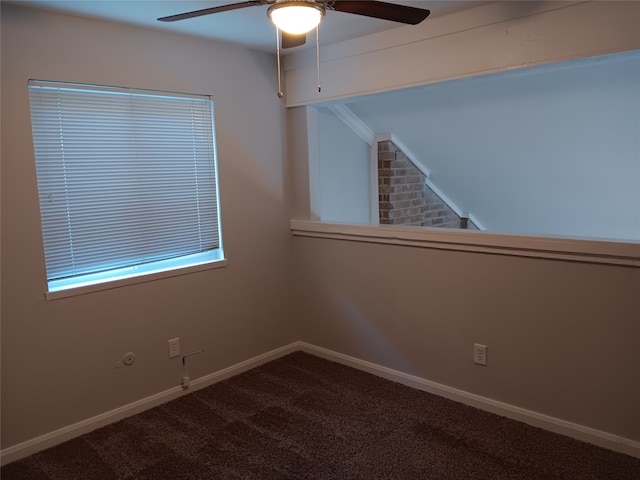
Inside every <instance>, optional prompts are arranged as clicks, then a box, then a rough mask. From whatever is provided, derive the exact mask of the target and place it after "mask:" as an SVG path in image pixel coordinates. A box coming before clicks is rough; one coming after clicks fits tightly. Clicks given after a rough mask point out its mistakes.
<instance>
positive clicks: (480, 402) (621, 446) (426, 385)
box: [297, 342, 640, 458]
mask: <svg viewBox="0 0 640 480" xmlns="http://www.w3.org/2000/svg"><path fill="white" fill-rule="evenodd" d="M297 343H298V346H299V348H300V350H302V351H303V352H307V353H309V354H312V355H316V356H318V357H322V358H324V359H327V360H331V361H334V362H337V363H340V364H342V365H347V366H349V367H352V368H356V369H358V370H362V371H364V372H368V373H371V374H373V375H376V376H378V377H382V378H386V379H388V380H392V381H394V382H398V383H401V384H403V385H407V386H409V387H412V388H416V389H418V390H422V391H425V392H429V393H433V394H435V395H438V396H440V397H444V398H448V399H450V400H454V401H456V402H460V403H464V404H465V405H470V406H472V407H476V408H480V409H482V410H485V411H487V412H491V413H495V414H498V415H501V416H504V417H507V418H511V419H513V420H517V421H519V422H523V423H526V424H528V425H533V426H535V427H539V428H542V429H544V430H548V431H550V432H554V433H558V434H560V435H565V436H567V437H571V438H574V439H577V440H581V441H583V442H588V443H591V444H593V445H597V446H599V447H603V448H607V449H610V450H614V451H616V452H621V453H625V454H627V455H632V456H634V457H637V458H640V442H636V441H635V440H631V439H628V438H624V437H620V436H618V435H613V434H611V433H607V432H603V431H601V430H597V429H595V428H591V427H585V426H584V425H579V424H577V423H572V422H568V421H566V420H562V419H560V418H555V417H551V416H549V415H544V414H542V413H538V412H534V411H532V410H527V409H525V408H521V407H516V406H515V405H510V404H508V403H504V402H499V401H497V400H493V399H491V398H487V397H483V396H481V395H476V394H474V393H470V392H466V391H464V390H459V389H457V388H453V387H449V386H447V385H443V384H441V383H436V382H432V381H431V380H426V379H424V378H420V377H417V376H414V375H409V374H407V373H403V372H400V371H398V370H393V369H391V368H387V367H383V366H381V365H377V364H375V363H371V362H367V361H365V360H360V359H359V358H355V357H351V356H349V355H344V354H342V353H338V352H334V351H332V350H329V349H326V348H323V347H318V346H315V345H311V344H309V343H305V342H297Z"/></svg>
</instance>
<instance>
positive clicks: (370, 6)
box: [332, 0, 431, 25]
mask: <svg viewBox="0 0 640 480" xmlns="http://www.w3.org/2000/svg"><path fill="white" fill-rule="evenodd" d="M332 8H333V10H336V11H338V12H345V13H355V14H356V15H364V16H365V17H373V18H381V19H382V20H391V21H393V22H400V23H407V24H409V25H417V24H418V23H420V22H422V21H423V20H424V19H425V18H427V17H428V16H429V13H431V12H430V11H429V10H426V9H423V8H417V7H408V6H406V5H398V4H395V3H387V2H376V1H369V0H355V1H349V0H336V1H335V2H334V3H333V7H332Z"/></svg>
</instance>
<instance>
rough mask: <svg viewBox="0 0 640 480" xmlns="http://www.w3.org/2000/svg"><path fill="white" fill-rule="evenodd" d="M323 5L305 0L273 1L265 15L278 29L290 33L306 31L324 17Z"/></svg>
mask: <svg viewBox="0 0 640 480" xmlns="http://www.w3.org/2000/svg"><path fill="white" fill-rule="evenodd" d="M324 12H325V9H324V6H323V5H321V4H317V3H315V2H309V1H305V0H291V1H283V2H278V3H274V4H273V5H271V6H270V7H269V9H268V10H267V15H268V16H269V18H270V19H271V21H272V22H273V23H274V24H275V25H276V27H278V28H279V29H280V30H282V31H283V32H286V33H290V34H292V35H300V34H302V33H307V32H309V31H311V30H313V29H314V28H316V27H317V26H318V24H319V23H320V20H322V17H324Z"/></svg>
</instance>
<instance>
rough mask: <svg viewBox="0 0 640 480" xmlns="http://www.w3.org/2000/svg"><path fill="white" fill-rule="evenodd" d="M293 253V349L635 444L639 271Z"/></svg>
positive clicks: (359, 252)
mask: <svg viewBox="0 0 640 480" xmlns="http://www.w3.org/2000/svg"><path fill="white" fill-rule="evenodd" d="M293 251H294V261H295V265H296V273H297V276H296V282H295V284H296V285H297V288H298V292H297V294H296V296H297V297H298V299H299V302H300V304H301V305H303V308H304V311H303V312H301V313H300V316H301V317H303V318H304V319H305V322H304V323H303V327H304V333H303V335H302V340H304V341H306V342H308V343H311V344H314V345H317V346H320V347H324V348H328V349H330V350H334V351H337V352H340V353H343V354H346V355H350V356H353V357H356V358H359V359H362V360H366V361H370V362H373V363H376V364H379V365H382V366H386V367H389V368H393V369H396V370H400V371H402V372H405V373H408V374H411V375H416V376H418V377H421V378H424V379H427V380H430V381H434V382H438V383H441V384H444V385H447V386H450V387H454V388H457V389H460V390H463V391H466V392H469V393H474V394H478V395H482V396H484V397H488V398H490V399H493V400H497V401H501V402H505V403H508V404H511V405H514V406H516V407H522V408H525V409H528V410H531V411H534V412H538V413H542V414H545V415H549V416H552V417H555V418H558V419H562V420H565V421H570V422H573V423H577V424H579V425H583V426H587V427H591V428H595V429H597V430H601V431H604V432H608V433H613V434H616V435H619V436H621V437H625V438H628V439H633V440H636V441H638V440H640V411H639V410H638V405H640V382H639V381H638V372H639V368H640V349H638V338H640V321H639V319H640V303H639V302H638V292H639V291H640V270H639V269H638V268H633V267H615V266H602V265H598V266H597V265H589V264H581V263H570V262H562V261H555V260H542V259H526V258H518V257H507V256H500V255H488V254H475V253H466V252H453V251H441V250H430V249H425V248H413V247H404V246H395V245H374V244H368V243H357V242H350V241H342V240H331V239H318V238H305V237H296V238H295V239H294V250H293ZM474 343H481V344H484V345H487V346H488V355H487V358H488V366H486V367H481V366H477V365H474V364H473V362H472V346H473V344H474Z"/></svg>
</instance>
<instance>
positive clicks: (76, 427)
mask: <svg viewBox="0 0 640 480" xmlns="http://www.w3.org/2000/svg"><path fill="white" fill-rule="evenodd" d="M296 350H300V348H299V346H298V345H297V343H292V344H290V345H286V346H284V347H280V348H277V349H275V350H271V351H270V352H267V353H264V354H262V355H258V356H257V357H253V358H250V359H249V360H245V361H244V362H240V363H238V364H236V365H232V366H231V367H228V368H224V369H222V370H219V371H217V372H214V373H212V374H209V375H206V376H204V377H200V378H197V379H193V380H191V383H190V385H189V388H186V389H185V388H182V387H181V386H177V387H173V388H170V389H169V390H165V391H164V392H160V393H157V394H155V395H151V396H150V397H146V398H142V399H140V400H136V401H135V402H133V403H130V404H128V405H124V406H122V407H119V408H116V409H115V410H111V411H109V412H105V413H101V414H100V415H96V416H95V417H91V418H87V419H86V420H82V421H80V422H77V423H74V424H72V425H68V426H66V427H63V428H60V429H58V430H54V431H53V432H49V433H47V434H45V435H41V436H39V437H36V438H33V439H31V440H27V441H26V442H23V443H19V444H17V445H14V446H12V447H9V448H5V449H3V450H1V451H0V465H6V464H7V463H11V462H14V461H16V460H19V459H21V458H24V457H27V456H29V455H31V454H33V453H36V452H39V451H41V450H44V449H46V448H50V447H53V446H55V445H58V444H60V443H62V442H66V441H67V440H71V439H72V438H76V437H79V436H80V435H84V434H85V433H89V432H90V431H92V430H95V429H97V428H100V427H104V426H105V425H109V424H110V423H114V422H117V421H118V420H122V419H123V418H126V417H130V416H131V415H135V414H137V413H140V412H143V411H145V410H148V409H150V408H153V407H157V406H158V405H161V404H163V403H166V402H169V401H171V400H174V399H176V398H178V397H180V396H182V395H186V394H187V393H191V392H194V391H195V390H199V389H201V388H205V387H208V386H209V385H213V384H214V383H216V382H220V381H222V380H225V379H227V378H229V377H232V376H234V375H238V374H240V373H242V372H245V371H247V370H251V369H252V368H255V367H257V366H260V365H262V364H264V363H267V362H270V361H271V360H275V359H276V358H279V357H282V356H284V355H286V354H288V353H292V352H294V351H296Z"/></svg>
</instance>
